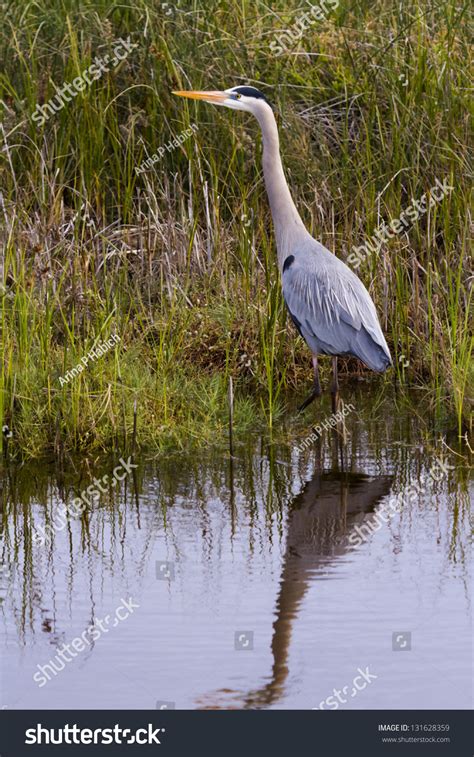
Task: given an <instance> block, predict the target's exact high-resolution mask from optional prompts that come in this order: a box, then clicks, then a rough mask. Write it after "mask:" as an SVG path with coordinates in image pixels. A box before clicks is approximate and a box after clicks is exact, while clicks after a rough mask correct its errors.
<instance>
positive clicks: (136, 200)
mask: <svg viewBox="0 0 474 757" xmlns="http://www.w3.org/2000/svg"><path fill="white" fill-rule="evenodd" d="M292 7H294V10H291V8H292ZM2 10H3V24H2V28H1V30H0V50H1V54H2V59H3V60H4V61H5V66H4V69H3V71H2V73H0V140H1V141H2V151H1V152H0V167H1V168H0V170H1V182H0V185H1V194H0V235H1V241H2V251H3V274H2V277H3V278H2V281H3V287H2V290H1V292H0V296H1V301H2V313H1V325H2V339H3V361H2V368H1V375H0V381H1V391H0V420H1V422H2V425H3V424H7V425H8V428H9V429H11V432H12V434H13V435H12V437H11V439H9V450H10V454H16V455H18V456H19V455H30V456H39V455H42V454H44V453H48V452H49V453H51V452H54V453H59V452H64V451H70V450H73V449H74V450H81V449H86V448H87V449H94V448H95V449H108V448H110V447H111V446H112V445H114V444H116V443H122V441H123V439H124V438H125V439H130V436H131V434H132V428H133V408H134V403H135V401H136V403H137V407H138V418H139V422H138V430H139V433H138V442H139V443H140V444H142V445H147V446H148V447H150V448H151V449H153V450H155V451H160V450H162V449H169V448H171V447H178V448H179V447H183V446H188V445H189V444H191V443H193V444H194V443H196V444H201V443H206V442H209V441H213V440H215V439H217V438H218V437H219V436H222V435H223V434H224V432H225V426H226V417H227V407H226V389H227V384H228V377H229V375H232V376H233V377H234V381H235V385H236V395H237V398H236V406H235V426H236V428H239V429H248V428H251V427H254V426H255V425H257V424H258V423H262V424H263V423H267V424H270V425H271V424H273V423H274V422H275V419H276V418H279V417H281V416H282V414H283V412H284V411H285V401H286V399H287V397H288V393H289V390H297V392H298V394H299V395H300V396H301V397H303V396H304V394H305V392H306V390H307V388H308V384H309V382H310V376H311V374H310V359H309V357H310V356H309V352H308V350H307V348H306V346H305V344H304V343H303V342H302V340H301V339H300V338H296V334H295V332H294V330H293V327H292V325H290V323H289V322H288V319H287V317H286V312H285V308H284V304H283V302H282V297H281V292H280V284H279V278H278V272H277V268H276V254H275V251H274V242H273V230H272V226H271V219H270V215H269V210H268V205H267V201H266V196H265V191H264V187H263V182H262V175H261V165H260V154H261V145H260V138H259V132H258V125H257V124H256V122H254V121H253V119H252V118H251V116H248V115H245V114H240V113H231V112H230V111H227V110H225V109H219V108H213V107H212V106H210V105H206V104H203V103H194V102H190V101H184V100H181V99H178V98H174V97H173V96H172V95H171V90H172V89H219V88H225V87H229V86H232V85H235V84H238V83H250V84H253V85H256V86H259V87H260V88H261V89H262V90H264V91H265V93H266V94H267V96H268V97H269V99H271V100H272V101H273V102H274V103H275V104H276V105H277V107H278V109H279V110H280V111H281V113H282V114H283V115H282V119H281V120H280V128H281V138H282V150H283V154H284V163H285V165H286V169H287V175H288V179H289V182H290V184H291V187H292V190H293V192H294V195H295V199H296V202H297V205H298V207H299V209H300V211H301V213H302V215H303V218H304V219H305V221H306V223H307V225H308V227H309V228H310V229H311V231H312V233H313V234H314V236H316V237H317V238H318V239H320V240H321V241H322V242H323V243H324V244H325V245H326V246H328V247H329V248H330V249H332V250H334V251H335V252H336V254H337V255H338V256H340V257H341V258H343V259H347V257H348V255H349V254H350V252H351V248H352V247H353V246H360V245H363V244H364V243H365V242H366V241H368V240H369V239H370V236H371V235H372V234H373V233H374V230H375V229H376V228H377V227H378V226H379V225H380V224H381V222H382V221H383V220H385V221H389V220H390V219H395V218H398V217H399V216H400V214H401V212H402V211H403V209H404V208H406V207H407V206H408V205H409V204H410V203H411V201H412V200H413V199H415V200H416V199H419V198H421V197H422V195H423V194H424V193H426V192H429V190H430V188H431V187H432V186H433V185H434V184H435V181H436V179H439V181H441V182H443V180H444V179H447V180H448V182H449V183H450V184H452V185H453V186H454V190H453V191H452V192H451V193H450V194H449V195H448V196H446V197H445V199H444V200H443V201H442V202H440V203H438V204H436V205H435V206H433V207H431V208H429V209H428V212H427V213H426V214H424V215H422V216H420V218H419V219H418V220H417V221H416V222H414V223H413V226H412V227H411V228H409V229H408V230H407V231H405V232H404V233H400V234H399V235H397V236H395V237H394V238H393V239H391V240H389V241H388V242H387V243H386V244H385V245H384V246H383V247H382V249H381V251H380V254H378V255H377V254H375V253H374V254H372V255H370V256H369V257H367V258H366V259H365V260H364V261H363V263H362V265H361V267H360V268H359V270H358V273H359V275H360V276H361V278H362V279H363V280H364V282H365V284H366V285H367V286H368V288H369V290H370V292H371V294H372V296H373V297H374V299H375V302H376V304H377V308H378V311H379V314H380V317H381V321H382V326H383V328H384V330H385V333H386V334H387V340H388V342H389V346H390V347H391V349H392V352H393V356H394V361H395V371H396V373H397V377H398V379H399V381H400V383H401V385H402V387H404V386H407V385H408V384H418V385H423V386H424V387H426V392H427V393H428V394H429V395H430V396H431V398H432V408H433V411H434V412H435V414H436V415H437V416H438V418H439V419H440V422H445V421H447V420H448V416H450V417H449V423H450V425H451V426H452V425H453V423H454V425H456V426H457V429H458V432H461V431H462V430H463V425H464V424H465V423H468V418H469V416H468V414H469V407H468V398H469V396H472V393H473V389H474V376H473V372H472V367H471V352H472V331H471V330H470V320H469V319H470V299H469V290H468V276H469V265H468V255H469V250H468V228H469V220H470V214H469V188H470V183H469V179H468V176H469V171H468V142H469V137H468V135H469V131H468V111H469V97H470V94H469V76H468V70H469V67H468V62H469V55H470V47H469V45H470V42H469V40H470V35H469V29H468V13H469V3H468V2H467V0H461V2H454V0H444V1H442V2H438V3H434V2H432V1H431V0H424V1H423V2H416V1H415V0H409V2H404V3H399V2H395V0H378V1H377V0H376V1H375V2H373V0H370V2H369V0H361V1H360V2H352V0H351V2H349V0H341V2H340V4H339V7H338V8H337V9H336V10H335V11H333V12H331V13H330V14H329V15H328V18H327V20H325V21H318V22H317V23H314V24H312V25H311V26H309V27H308V29H307V30H306V31H305V32H304V33H303V34H302V36H301V39H300V40H296V41H294V43H293V47H292V48H291V49H290V50H289V51H285V52H283V54H281V55H277V56H275V54H273V53H272V52H271V49H270V45H271V43H272V42H273V41H275V40H276V39H277V37H278V35H279V34H280V33H281V31H282V30H284V29H287V28H292V27H293V25H294V23H295V21H297V20H298V18H299V17H301V14H302V12H303V10H302V7H301V6H299V5H298V4H297V3H295V4H294V5H293V4H292V3H288V2H281V0H278V2H276V3H272V5H271V9H270V6H268V5H266V4H264V3H260V2H258V1H257V2H256V1H255V0H252V2H250V1H247V0H240V2H237V0H210V2H206V3H203V4H202V5H201V4H198V3H196V2H187V1H186V0H180V2H176V4H173V3H170V4H168V5H166V4H163V3H161V2H159V1H158V0H135V1H134V2H133V3H129V4H127V3H123V2H118V0H117V2H113V1H112V0H48V2H44V3H35V2H27V0H7V2H3V3H2ZM129 35H130V38H131V40H132V41H133V42H134V43H136V45H137V46H136V47H135V48H134V49H133V50H132V51H131V52H130V54H129V55H128V57H126V58H125V59H124V60H123V61H122V62H121V63H120V64H119V65H118V66H117V67H115V68H113V69H112V70H110V71H109V72H106V73H103V75H102V76H101V77H100V78H98V79H97V80H96V81H94V82H93V83H92V84H91V85H90V86H87V87H86V88H85V89H84V90H83V91H82V92H81V93H80V94H78V95H77V97H74V98H71V101H70V102H69V103H66V104H65V107H63V108H62V109H61V110H60V111H59V112H58V113H56V114H54V115H52V116H50V117H49V118H48V120H47V121H46V123H45V124H44V125H43V126H39V125H38V124H37V123H35V122H34V121H33V120H32V118H31V116H32V114H33V113H34V112H35V108H36V107H37V104H38V103H40V104H44V103H46V102H48V101H49V100H51V99H52V98H53V97H54V96H55V92H56V88H57V87H62V85H63V84H65V83H67V82H72V81H73V80H74V79H75V78H76V77H78V76H79V75H80V74H81V73H82V72H83V71H84V70H86V69H88V67H89V66H90V65H91V64H92V63H93V61H94V58H95V57H96V56H100V57H102V58H103V57H104V56H105V55H106V54H109V55H110V56H111V57H113V49H114V46H115V45H114V43H116V41H117V40H118V39H119V38H124V39H126V38H127V37H128V36H129ZM272 49H275V45H274V46H273V48H272ZM191 124H196V125H197V126H198V129H197V130H196V133H195V136H192V137H190V138H189V139H187V140H186V141H184V142H183V144H182V145H181V146H180V147H179V148H176V149H173V150H169V151H168V150H166V151H165V153H164V154H163V156H162V158H161V160H160V161H159V162H157V163H155V165H154V166H153V168H152V169H150V170H148V171H146V172H144V173H140V174H138V173H137V172H136V171H135V170H134V169H135V167H136V166H139V165H141V163H142V162H143V161H144V160H146V159H147V157H149V156H150V155H153V153H155V152H156V151H157V149H158V148H159V147H160V146H164V145H166V144H168V143H169V142H170V140H172V139H173V138H174V137H175V136H176V135H177V134H179V133H181V132H183V131H184V130H186V129H188V128H189V127H190V125H191ZM115 332H116V333H118V334H119V335H120V337H121V341H120V343H119V344H118V346H117V347H116V348H115V349H112V350H111V351H110V352H108V353H107V354H106V355H104V356H103V357H102V358H100V359H98V360H96V361H95V362H93V363H91V364H89V366H88V367H87V369H85V370H84V371H82V372H81V373H80V375H79V376H77V377H76V378H74V379H73V380H71V381H69V382H68V383H67V384H63V385H61V383H62V382H60V381H59V378H60V377H61V376H64V375H65V374H66V372H67V371H68V370H70V369H71V368H73V367H74V366H75V365H77V364H78V363H79V362H80V360H81V357H83V356H84V355H86V354H87V353H88V351H89V350H90V348H91V347H92V346H93V344H95V343H97V342H101V341H104V339H106V338H107V337H109V336H110V335H111V334H112V333H115ZM341 364H342V366H341V367H342V368H343V370H342V374H343V377H342V378H343V381H344V368H345V372H346V373H347V374H354V373H357V374H361V373H362V368H361V366H360V365H359V364H357V362H356V361H347V363H346V364H345V366H344V364H343V361H341ZM328 368H329V367H328ZM390 373H391V372H390ZM390 373H389V375H388V376H386V377H385V378H384V379H381V380H379V379H376V377H372V378H371V380H373V381H386V382H390V381H391V380H392V376H393V374H392V375H390ZM308 412H310V411H308Z"/></svg>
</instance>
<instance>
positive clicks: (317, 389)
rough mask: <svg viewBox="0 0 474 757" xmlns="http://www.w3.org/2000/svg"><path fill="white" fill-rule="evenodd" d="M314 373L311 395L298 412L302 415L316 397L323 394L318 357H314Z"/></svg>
mask: <svg viewBox="0 0 474 757" xmlns="http://www.w3.org/2000/svg"><path fill="white" fill-rule="evenodd" d="M313 371H314V382H313V389H312V391H311V394H310V395H309V396H308V397H307V398H306V399H305V401H304V402H303V404H302V405H300V407H299V408H298V412H299V413H301V412H302V411H303V410H305V408H307V407H308V405H310V404H311V403H312V401H313V400H315V399H316V397H320V396H321V394H322V391H321V384H320V381H319V366H318V356H317V355H313Z"/></svg>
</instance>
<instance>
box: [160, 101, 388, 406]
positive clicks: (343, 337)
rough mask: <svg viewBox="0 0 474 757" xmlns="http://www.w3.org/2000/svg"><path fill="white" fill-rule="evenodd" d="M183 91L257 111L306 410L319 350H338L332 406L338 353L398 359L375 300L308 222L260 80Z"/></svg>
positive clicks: (373, 362) (381, 367)
mask: <svg viewBox="0 0 474 757" xmlns="http://www.w3.org/2000/svg"><path fill="white" fill-rule="evenodd" d="M173 94H175V95H179V96H180V97H189V98H191V99H193V100H204V101H205V102H208V103H212V104H213V105H224V106H226V107H227V108H231V109H232V110H243V111H246V112H248V113H252V115H254V116H255V118H256V119H257V121H258V122H259V124H260V128H261V130H262V136H263V173H264V177H265V186H266V189H267V194H268V199H269V201H270V208H271V212H272V218H273V223H274V226H275V236H276V243H277V253H278V266H279V269H280V272H281V278H282V289H283V297H284V299H285V303H286V307H287V308H288V312H289V313H290V316H291V318H292V320H293V323H294V324H295V326H296V328H297V329H298V331H299V333H300V334H301V336H302V337H303V338H304V340H305V341H306V343H307V345H308V347H309V348H310V350H311V352H312V354H313V369H314V384H313V389H312V392H311V394H310V395H309V397H308V398H307V399H306V400H305V402H303V404H302V405H301V407H300V410H304V408H305V407H307V406H308V405H309V404H310V402H312V401H313V400H314V399H315V397H319V396H320V395H321V384H320V381H319V370H318V355H332V366H333V379H332V387H331V392H332V395H333V408H335V407H336V403H337V399H336V398H337V394H338V390H339V385H338V378H337V357H338V355H352V356H354V357H357V358H359V360H361V361H362V362H363V363H365V365H366V366H367V367H368V368H370V369H371V370H373V371H377V372H379V373H382V372H383V371H385V370H386V369H387V368H388V367H389V366H390V365H391V364H392V359H391V357H390V352H389V349H388V347H387V343H386V341H385V337H384V335H383V333H382V329H381V328H380V323H379V320H378V318H377V312H376V310H375V305H374V303H373V301H372V299H371V297H370V295H369V293H368V291H367V289H366V288H365V286H364V285H363V283H362V281H361V280H360V279H359V278H358V276H356V275H355V273H354V272H353V271H351V269H350V268H348V267H347V266H346V265H345V263H343V262H342V260H339V258H337V257H336V256H335V255H333V253H332V252H330V251H329V250H328V249H326V247H324V246H323V245H322V244H321V243H320V242H317V241H316V240H315V239H313V237H312V236H311V235H310V234H309V232H308V231H307V230H306V229H305V227H304V224H303V221H302V220H301V218H300V215H299V213H298V211H297V209H296V207H295V204H294V202H293V199H292V197H291V194H290V190H289V189H288V184H287V183H286V179H285V174H284V172H283V166H282V163H281V156H280V147H279V139H278V128H277V124H276V121H275V117H274V114H273V108H272V106H271V105H270V103H269V102H268V100H267V98H266V97H265V95H263V94H262V93H261V92H260V91H259V90H258V89H255V87H246V86H239V87H232V88H231V89H226V90H224V91H223V92H200V91H185V92H183V91H178V92H173Z"/></svg>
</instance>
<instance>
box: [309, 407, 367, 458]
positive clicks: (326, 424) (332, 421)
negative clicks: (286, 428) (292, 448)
mask: <svg viewBox="0 0 474 757" xmlns="http://www.w3.org/2000/svg"><path fill="white" fill-rule="evenodd" d="M353 410H355V405H353V404H352V403H350V404H349V405H344V407H343V409H342V410H338V412H337V413H332V415H330V416H329V417H328V418H326V419H325V420H324V421H323V422H322V423H321V424H320V425H319V424H318V425H317V426H315V427H314V430H313V432H312V433H311V434H310V435H309V436H307V437H306V439H303V441H302V442H301V444H299V445H298V448H297V449H298V451H299V452H304V451H305V449H306V448H307V447H309V446H310V444H313V443H314V442H315V441H317V440H318V439H319V438H320V436H321V434H322V432H323V430H324V429H328V428H334V427H335V426H337V424H338V423H341V421H343V420H344V418H345V417H346V415H349V413H352V411H353Z"/></svg>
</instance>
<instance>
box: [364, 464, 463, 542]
mask: <svg viewBox="0 0 474 757" xmlns="http://www.w3.org/2000/svg"><path fill="white" fill-rule="evenodd" d="M449 470H454V465H449V464H448V463H447V462H446V461H445V460H441V459H439V458H437V459H436V462H435V464H434V465H432V466H431V468H430V470H429V472H428V478H430V479H431V480H432V481H438V482H439V481H441V480H442V479H443V478H444V477H445V476H447V475H448V471H449ZM426 483H427V478H426V477H425V476H420V481H419V483H415V484H410V485H409V486H408V487H407V488H406V489H405V491H403V492H401V493H400V494H397V495H395V496H393V497H390V499H389V500H388V501H387V502H386V503H383V504H382V505H381V506H380V507H379V509H378V510H377V512H376V513H375V515H374V516H373V517H372V518H371V519H370V520H369V519H368V520H367V521H364V523H362V524H361V525H360V526H354V529H353V532H352V533H351V535H350V536H349V543H350V544H352V545H353V546H354V547H360V545H361V544H364V543H365V542H366V541H367V540H368V539H369V538H370V537H371V536H372V535H373V534H374V533H376V531H379V530H380V529H381V528H382V526H383V524H384V523H388V522H389V520H390V518H392V517H393V516H394V515H396V514H397V513H399V512H400V511H401V509H402V507H403V505H404V504H409V503H410V501H411V500H416V499H417V498H418V497H419V496H420V494H422V493H423V492H424V491H425V486H426Z"/></svg>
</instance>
